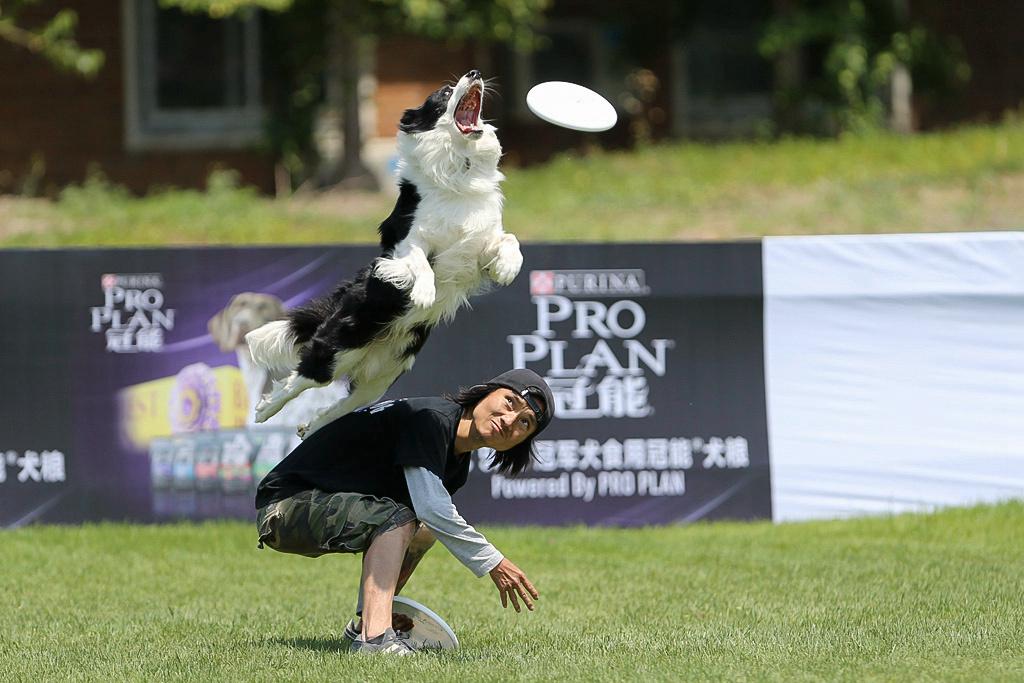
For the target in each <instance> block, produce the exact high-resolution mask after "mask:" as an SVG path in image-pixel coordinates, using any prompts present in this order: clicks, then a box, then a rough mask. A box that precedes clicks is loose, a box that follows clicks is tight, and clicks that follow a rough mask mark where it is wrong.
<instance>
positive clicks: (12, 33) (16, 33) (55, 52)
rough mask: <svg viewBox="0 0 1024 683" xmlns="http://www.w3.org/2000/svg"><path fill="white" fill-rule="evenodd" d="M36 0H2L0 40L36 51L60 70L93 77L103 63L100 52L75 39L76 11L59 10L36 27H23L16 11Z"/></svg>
mask: <svg viewBox="0 0 1024 683" xmlns="http://www.w3.org/2000/svg"><path fill="white" fill-rule="evenodd" d="M36 2H37V0H5V1H3V2H0V40H5V41H7V42H9V43H13V44H14V45H19V46H21V47H23V48H25V49H27V50H30V51H31V52H35V53H36V54H39V55H41V56H43V57H45V58H46V59H48V60H50V62H52V63H53V64H55V65H57V66H58V67H60V68H61V69H65V70H67V71H71V72H74V73H77V74H79V75H82V76H86V77H92V76H95V75H96V74H97V73H98V72H99V70H100V68H101V67H102V66H103V53H102V52H101V51H100V50H88V49H84V48H82V47H80V46H79V45H78V43H77V42H76V41H75V27H76V26H77V25H78V14H76V13H75V12H74V10H70V9H62V10H60V11H58V12H57V13H56V14H55V15H53V17H51V18H50V20H49V21H47V22H46V23H45V24H43V25H42V26H40V27H38V28H26V27H25V26H24V25H22V24H21V23H20V21H19V16H18V15H19V13H20V12H21V11H22V10H23V9H24V8H25V7H26V6H27V5H32V4H35V3H36Z"/></svg>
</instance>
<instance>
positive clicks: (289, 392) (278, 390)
mask: <svg viewBox="0 0 1024 683" xmlns="http://www.w3.org/2000/svg"><path fill="white" fill-rule="evenodd" d="M318 386H321V385H320V383H318V382H315V381H314V380H311V379H310V378H308V377H303V376H302V375H300V374H299V373H297V372H293V373H292V374H290V375H288V377H287V378H286V379H285V380H284V381H283V382H275V383H274V388H273V389H272V390H271V392H270V393H269V394H267V395H265V396H264V397H263V398H261V399H260V402H259V403H257V404H256V422H266V421H267V420H269V419H270V418H272V417H273V416H275V415H277V413H278V412H279V411H280V410H281V408H283V407H284V404H285V403H288V401H290V400H292V399H293V398H295V397H296V396H298V395H299V394H301V393H302V392H303V391H305V390H306V389H312V388H313V387H318Z"/></svg>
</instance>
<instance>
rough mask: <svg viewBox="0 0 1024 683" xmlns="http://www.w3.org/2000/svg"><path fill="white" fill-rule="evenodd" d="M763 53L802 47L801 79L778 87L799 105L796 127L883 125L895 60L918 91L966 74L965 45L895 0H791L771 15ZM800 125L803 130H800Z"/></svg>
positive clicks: (943, 87) (784, 103)
mask: <svg viewBox="0 0 1024 683" xmlns="http://www.w3.org/2000/svg"><path fill="white" fill-rule="evenodd" d="M760 50H761V53H762V54H763V55H765V56H766V57H770V58H777V57H780V56H782V55H784V54H785V53H787V52H791V51H798V50H802V51H803V57H804V59H805V61H807V62H810V64H809V65H808V66H809V68H807V69H805V72H804V74H803V77H804V78H803V80H802V81H801V84H800V85H799V86H796V88H795V89H794V90H792V91H782V92H779V93H777V96H778V97H779V99H780V105H781V107H782V108H783V109H787V110H789V111H791V112H794V111H795V112H796V116H795V119H796V120H797V121H798V123H797V126H796V127H797V128H798V131H797V132H815V133H822V132H825V133H838V132H864V131H867V130H871V129H874V128H878V127H881V126H883V125H884V123H885V117H886V111H887V107H886V102H887V98H888V94H887V87H888V85H889V82H890V79H891V77H892V75H893V72H894V70H895V69H896V67H897V66H898V65H903V66H905V67H906V68H908V69H909V71H910V74H911V77H912V79H913V83H914V92H915V96H918V95H921V94H925V95H941V94H943V93H946V92H949V91H950V90H953V89H955V88H956V87H957V86H959V85H962V84H963V83H966V81H967V80H968V79H969V78H970V67H969V66H968V64H967V62H966V60H965V58H964V53H963V49H962V47H961V46H960V45H959V43H958V42H957V41H955V40H954V39H951V38H945V37H941V36H939V35H936V34H935V33H934V32H932V31H930V30H928V29H926V28H923V27H921V26H917V25H914V24H912V23H911V22H910V21H909V20H908V19H907V18H906V17H905V16H903V13H901V12H900V11H899V9H898V3H896V2H894V1H893V0H795V1H794V3H793V6H792V9H791V10H790V11H783V12H780V13H778V14H777V15H776V17H775V18H774V19H773V20H772V21H771V22H769V24H768V26H767V28H766V29H765V32H764V36H763V38H762V40H761V44H760ZM800 128H802V129H803V130H799V129H800Z"/></svg>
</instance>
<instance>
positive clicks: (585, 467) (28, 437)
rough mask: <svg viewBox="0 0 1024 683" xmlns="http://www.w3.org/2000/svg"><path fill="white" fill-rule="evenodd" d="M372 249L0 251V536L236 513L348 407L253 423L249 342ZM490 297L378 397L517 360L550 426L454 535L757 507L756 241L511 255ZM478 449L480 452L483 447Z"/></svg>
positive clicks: (256, 381)
mask: <svg viewBox="0 0 1024 683" xmlns="http://www.w3.org/2000/svg"><path fill="white" fill-rule="evenodd" d="M375 253H376V250H375V249H373V248H371V247H303V248H244V249H160V250H103V251H99V250H97V251H85V250H79V251H6V252H0V281H2V283H3V290H2V291H3V294H2V295H0V296H2V297H3V298H2V301H3V319H4V321H5V323H6V324H5V329H4V331H3V333H2V334H0V367H2V371H3V377H4V378H5V384H6V387H5V391H4V392H3V395H2V396H0V416H2V420H0V502H2V505H0V525H2V526H19V525H22V524H26V523H30V522H33V521H44V522H78V521H84V520H98V519H127V520H136V521H162V520H173V519H207V518H219V517H237V518H252V517H253V516H254V510H253V508H252V494H253V490H254V488H255V485H256V483H257V482H258V481H259V479H260V478H261V477H262V476H263V475H264V474H266V472H267V471H269V470H270V468H272V467H273V466H274V464H276V463H277V462H278V461H280V459H281V458H282V457H284V456H285V455H286V454H287V453H288V451H289V450H290V449H291V448H292V447H293V446H294V445H295V443H297V437H295V435H294V434H295V426H296V425H297V424H299V423H301V422H305V421H306V420H308V419H309V416H311V415H312V414H313V412H314V411H316V410H317V409H318V408H320V407H321V406H324V405H327V404H329V403H331V402H333V401H336V400H338V399H339V398H340V397H342V396H344V395H345V387H344V383H343V382H339V383H337V384H336V385H332V386H329V387H325V388H322V389H317V390H312V391H308V392H305V393H304V394H303V395H302V396H301V397H300V398H299V399H296V400H295V401H292V402H291V403H290V404H289V405H288V406H286V408H285V409H284V410H283V411H282V412H281V413H280V414H279V415H277V416H275V418H274V419H273V420H272V421H271V422H270V423H269V424H264V425H256V424H254V423H253V420H252V411H251V405H252V404H253V401H254V400H255V399H256V397H258V396H259V394H260V392H261V391H263V390H265V389H266V387H267V382H268V380H269V378H268V376H267V374H266V373H265V372H264V371H262V370H260V369H259V368H255V367H253V366H252V365H251V363H249V362H247V354H246V351H245V348H244V339H243V337H244V334H245V332H246V331H248V330H249V329H252V328H253V327H255V326H258V325H259V324H261V323H262V322H265V321H266V320H271V319H274V318H276V317H279V316H280V314H281V313H282V312H284V311H285V310H287V309H288V308H290V307H292V306H295V305H297V304H300V303H303V302H305V301H306V300H308V299H309V298H310V297H312V296H315V295H318V294H321V293H324V292H326V291H328V290H330V289H332V288H333V287H334V285H335V284H336V283H337V282H338V281H339V280H340V279H343V278H347V277H350V276H351V275H352V274H354V273H355V271H356V270H357V269H358V268H359V267H361V266H362V265H364V264H365V263H366V262H367V261H368V260H369V259H370V258H372V257H373V256H374V255H375ZM524 255H525V257H526V265H525V266H524V269H523V272H522V274H521V275H520V276H519V278H518V279H517V280H516V281H515V282H514V283H513V284H512V285H511V286H509V287H504V288H502V287H496V288H494V289H493V290H492V291H491V292H489V293H487V294H485V295H482V296H480V297H477V298H475V299H474V300H473V308H472V309H469V310H464V311H462V312H461V313H460V314H459V316H458V318H457V319H456V321H455V323H454V324H452V325H451V326H447V327H443V328H440V329H438V330H436V331H435V332H434V334H433V335H432V336H431V338H430V340H429V341H428V343H427V345H426V347H425V348H424V350H423V352H422V353H421V354H420V356H419V358H418V360H417V362H416V367H415V368H414V369H413V370H412V371H411V372H410V373H408V374H406V375H405V376H404V377H402V378H401V379H400V380H399V381H398V382H397V383H396V385H395V386H394V387H392V389H391V391H389V392H388V396H389V397H396V396H416V395H436V394H440V393H443V392H453V391H455V390H456V389H457V388H458V387H459V386H465V385H469V384H474V383H477V382H479V381H482V380H485V379H487V378H489V377H491V376H493V375H495V374H497V373H498V372H500V371H502V370H505V369H508V368H510V367H512V366H513V365H516V366H522V367H529V368H531V369H534V370H536V371H537V372H539V373H541V374H542V375H545V376H546V377H547V378H548V381H549V382H550V384H551V385H552V388H553V390H554V391H555V394H556V400H557V403H558V406H557V411H558V414H559V418H558V419H557V420H556V421H555V422H554V423H552V425H551V426H550V427H549V428H548V429H547V430H546V431H545V432H544V434H543V435H542V437H543V438H539V439H538V441H537V442H536V444H537V451H538V461H537V463H536V464H535V466H534V467H533V468H532V470H530V471H529V472H528V473H527V474H525V475H524V476H521V477H518V478H514V479H513V478H506V477H502V476H500V475H497V474H491V473H489V472H486V471H484V470H482V469H481V467H480V464H481V463H482V462H484V461H485V459H486V458H485V456H486V454H478V455H477V456H476V459H475V461H474V470H473V472H472V474H471V476H470V480H469V482H468V483H467V485H466V487H465V488H464V489H463V490H462V491H460V492H459V493H458V494H457V496H456V498H455V502H456V505H457V506H458V507H459V509H460V512H462V514H463V515H464V516H465V517H466V518H467V519H469V520H471V521H472V522H501V523H512V524H520V523H522V524H525V523H530V524H569V523H586V524H605V525H622V526H634V525H644V524H662V523H671V522H680V521H689V520H696V519H704V518H739V519H749V518H770V516H771V489H770V480H769V467H768V445H767V433H766V432H767V428H766V416H765V392H764V364H763V341H762V339H763V336H762V295H761V249H760V245H759V244H756V243H746V244H714V245H571V246H570V245H551V246H534V247H527V248H525V249H524ZM481 456H484V457H481Z"/></svg>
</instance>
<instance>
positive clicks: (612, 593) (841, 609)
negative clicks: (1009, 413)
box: [0, 502, 1024, 682]
mask: <svg viewBox="0 0 1024 683" xmlns="http://www.w3.org/2000/svg"><path fill="white" fill-rule="evenodd" d="M485 532H486V533H487V535H488V536H489V537H490V538H491V540H492V541H493V542H495V544H496V545H498V547H499V548H502V549H503V550H504V551H505V552H506V553H507V554H508V555H509V557H510V559H512V560H513V561H514V562H516V563H517V564H518V565H519V566H520V567H522V568H523V569H524V570H525V571H526V572H527V573H528V574H529V575H530V577H531V579H532V580H533V581H534V583H535V584H536V585H537V586H538V588H539V589H540V591H541V600H540V601H539V603H538V609H537V611H536V612H534V613H529V614H527V613H524V614H520V615H517V614H515V613H514V612H512V611H511V609H509V610H506V611H503V610H502V609H501V606H500V602H499V600H498V597H497V593H496V591H495V590H494V588H493V585H492V584H491V582H490V581H489V580H488V579H486V578H484V579H479V580H477V579H474V578H473V576H472V575H471V574H470V573H469V572H468V571H466V570H465V569H463V568H462V567H461V566H460V565H458V564H457V562H456V561H455V560H454V559H452V557H451V556H450V555H448V553H447V552H446V551H445V550H444V549H443V548H436V549H434V550H433V551H431V553H430V555H428V557H427V559H426V560H424V562H423V564H422V565H421V566H420V568H419V570H418V572H417V575H416V576H415V577H414V578H413V580H412V581H411V582H410V584H409V586H408V589H407V591H406V592H407V593H408V594H409V595H410V596H411V597H415V598H416V599H419V600H421V601H423V602H425V603H426V604H428V605H430V606H432V607H434V608H435V609H436V610H438V611H439V612H440V613H441V614H442V615H444V616H445V617H446V618H447V619H448V621H449V623H451V624H452V625H453V627H454V628H455V629H456V630H457V632H458V633H459V636H460V639H461V640H462V645H463V647H462V649H460V650H459V651H457V652H454V653H450V654H446V655H439V654H432V653H431V654H424V655H418V656H417V657H416V658H414V659H412V660H408V659H406V660H389V659H383V658H374V659H369V658H367V659H364V658H355V657H351V656H348V655H346V654H345V653H344V652H342V651H341V650H340V640H339V638H340V634H341V629H342V627H343V625H344V623H345V621H346V620H347V618H348V615H349V612H350V610H351V604H352V602H353V595H354V592H355V589H356V586H357V581H358V576H357V574H358V560H357V559H356V558H354V557H350V556H330V557H324V558H320V559H317V560H310V559H306V558H301V557H295V556H287V555H282V554H278V553H275V552H273V551H270V550H264V551H257V550H256V549H255V538H254V532H253V529H252V528H250V526H249V525H247V524H242V523H215V524H203V525H194V526H193V525H173V526H152V527H146V526H129V525H116V524H104V525H93V526H85V527H80V528H78V527H30V528H25V529H20V530H16V531H9V532H5V533H3V535H2V538H0V541H2V547H3V553H2V557H3V571H2V572H0V614H3V616H4V618H3V620H2V622H0V680H5V681H8V680H14V681H38V680H59V679H72V678H74V679H91V680H123V679H132V680H168V679H172V680H232V681H234V680H315V681H324V680H403V681H419V680H431V681H432V680H445V681H460V682H466V681H508V680H608V681H620V680H662V681H681V680H687V681H703V680H720V681H738V680H739V681H743V680H778V681H800V680H808V681H810V680H827V681H834V680H851V681H854V680H855V681H865V680H878V681H882V680H890V681H909V680H914V681H972V682H973V681H997V680H1022V679H1024V609H1022V605H1021V595H1024V504H1022V503H1019V502H1018V503H1009V504H1004V505H1000V506H994V507H979V508H971V509H958V510H947V511H944V512H941V513H938V514H934V515H906V516H897V517H888V518H874V519H862V520H851V521H837V522H814V523H802V524H784V525H775V526H773V525H771V524H768V523H755V524H741V523H729V524H725V523H719V524H696V525H691V526H686V527H666V528H648V529H639V530H637V529H633V530H615V529H584V528H568V529H536V528H517V529H511V528H489V529H485Z"/></svg>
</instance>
